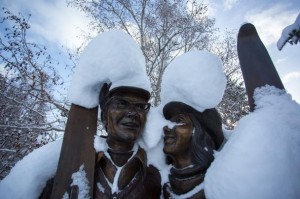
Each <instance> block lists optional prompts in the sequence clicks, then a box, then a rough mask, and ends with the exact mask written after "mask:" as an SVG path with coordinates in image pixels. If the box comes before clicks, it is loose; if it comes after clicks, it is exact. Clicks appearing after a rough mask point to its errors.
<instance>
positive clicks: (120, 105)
mask: <svg viewBox="0 0 300 199" xmlns="http://www.w3.org/2000/svg"><path fill="white" fill-rule="evenodd" d="M113 104H114V106H115V107H116V108H119V109H125V108H127V107H128V106H130V103H129V102H128V101H126V100H123V99H116V100H114V101H113Z"/></svg>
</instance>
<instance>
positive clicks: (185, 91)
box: [161, 51, 227, 112]
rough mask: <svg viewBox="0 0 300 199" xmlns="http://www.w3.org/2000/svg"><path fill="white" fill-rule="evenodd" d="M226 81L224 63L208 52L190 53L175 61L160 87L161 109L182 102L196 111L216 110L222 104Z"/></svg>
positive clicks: (165, 74) (167, 70)
mask: <svg viewBox="0 0 300 199" xmlns="http://www.w3.org/2000/svg"><path fill="white" fill-rule="evenodd" d="M226 81H227V80H226V77H225V75H224V72H223V65H222V62H221V60H220V59H219V58H218V57H217V56H216V55H214V54H212V53H209V52H207V51H191V52H188V53H185V54H183V55H181V56H179V57H178V58H176V59H174V61H172V62H171V63H170V65H169V66H168V68H167V69H166V71H165V73H164V76H163V79H162V86H161V88H162V89H161V99H162V106H164V105H166V104H167V103H169V102H171V101H177V102H183V103H185V104H187V105H189V106H191V107H193V108H194V109H196V110H197V111H200V112H202V111H204V110H205V109H208V108H214V107H216V106H217V105H218V104H219V103H220V101H221V100H222V97H223V94H224V90H225V87H226Z"/></svg>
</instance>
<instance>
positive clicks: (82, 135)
mask: <svg viewBox="0 0 300 199" xmlns="http://www.w3.org/2000/svg"><path fill="white" fill-rule="evenodd" d="M97 114H98V107H96V108H93V109H87V108H84V107H81V106H77V105H74V104H72V105H71V109H70V112H69V116H68V121H67V125H66V129H65V134H64V138H63V143H62V148H61V153H60V157H59V162H58V167H57V172H56V175H55V178H54V184H53V188H52V193H51V198H52V199H56V198H63V195H64V194H65V193H69V195H70V197H71V198H73V197H74V192H75V193H78V187H76V186H74V187H73V188H71V187H70V185H71V183H72V174H73V173H75V172H77V171H79V169H80V167H81V166H82V165H83V166H84V168H83V170H84V171H85V172H86V178H87V180H88V182H89V187H90V193H89V195H90V198H93V185H94V170H95V149H94V136H95V134H96V130H97ZM50 161H51V160H50ZM75 195H76V194H75Z"/></svg>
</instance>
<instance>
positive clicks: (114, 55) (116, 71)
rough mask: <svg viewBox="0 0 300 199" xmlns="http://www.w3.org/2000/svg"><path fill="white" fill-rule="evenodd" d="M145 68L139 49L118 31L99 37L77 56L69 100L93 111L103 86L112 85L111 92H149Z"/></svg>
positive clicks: (108, 32)
mask: <svg viewBox="0 0 300 199" xmlns="http://www.w3.org/2000/svg"><path fill="white" fill-rule="evenodd" d="M145 66H146V63H145V58H144V56H143V53H142V51H141V49H140V47H139V46H138V45H137V43H136V42H135V41H134V40H133V38H131V37H130V36H129V35H128V34H126V33H125V32H123V31H120V30H112V31H107V32H104V33H102V34H99V35H98V36H96V37H95V38H94V39H93V40H92V41H91V42H90V43H89V44H88V45H87V46H86V48H85V49H84V51H83V52H82V54H81V57H80V60H79V63H78V65H77V67H76V69H75V74H74V76H73V80H72V84H71V88H70V91H69V99H70V101H71V102H72V103H74V104H77V105H80V106H83V107H86V108H93V107H96V106H97V105H98V104H99V93H100V89H101V88H102V86H103V84H104V83H107V84H109V83H112V85H111V87H110V89H112V90H113V89H114V88H117V87H124V86H125V87H133V88H140V89H143V90H145V91H146V92H150V88H151V86H150V81H149V78H148V76H147V74H146V68H145Z"/></svg>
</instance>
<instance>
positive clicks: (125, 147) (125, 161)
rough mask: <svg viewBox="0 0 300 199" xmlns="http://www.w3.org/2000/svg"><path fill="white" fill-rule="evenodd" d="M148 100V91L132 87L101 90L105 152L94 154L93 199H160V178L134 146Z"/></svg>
mask: <svg viewBox="0 0 300 199" xmlns="http://www.w3.org/2000/svg"><path fill="white" fill-rule="evenodd" d="M106 86H107V85H104V87H106ZM108 87H109V86H108ZM149 98H150V93H149V92H148V91H146V90H143V89H140V88H135V87H117V88H114V89H112V90H111V91H109V92H108V89H107V88H104V89H102V91H101V93H100V107H101V110H102V112H101V118H102V121H103V125H104V126H105V128H106V130H107V134H108V135H107V138H106V143H107V146H108V148H107V150H106V151H100V152H98V154H97V164H96V172H95V185H94V186H95V189H94V196H95V198H114V197H116V198H159V197H160V193H161V185H160V174H159V172H158V170H157V169H156V168H155V167H153V166H152V165H150V166H149V167H148V166H147V155H146V153H145V151H144V150H143V149H142V148H140V147H139V146H137V144H136V141H137V138H138V137H139V136H140V135H141V133H142V131H143V129H144V127H145V122H146V117H147V112H148V110H149V108H150V104H149V103H148V100H149ZM135 147H136V149H135V150H134V148H135ZM116 176H117V177H116ZM96 187H97V188H96Z"/></svg>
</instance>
